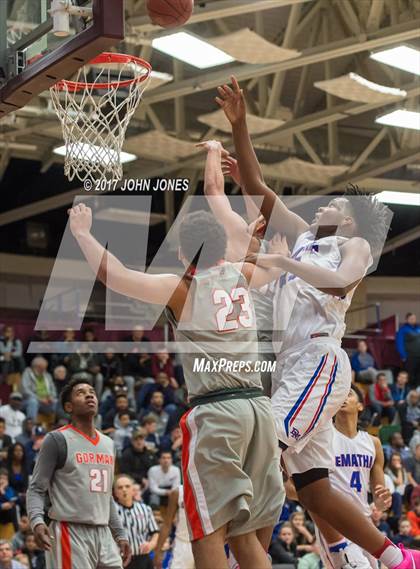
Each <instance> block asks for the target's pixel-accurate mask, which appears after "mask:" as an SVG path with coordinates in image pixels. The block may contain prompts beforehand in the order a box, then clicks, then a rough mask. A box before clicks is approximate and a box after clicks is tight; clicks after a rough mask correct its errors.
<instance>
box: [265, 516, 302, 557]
mask: <svg viewBox="0 0 420 569" xmlns="http://www.w3.org/2000/svg"><path fill="white" fill-rule="evenodd" d="M268 553H269V554H270V555H271V559H272V560H273V563H274V564H276V563H279V564H282V563H283V564H286V563H287V564H290V565H295V564H296V561H297V544H296V539H295V534H294V532H293V527H292V524H290V523H289V522H285V523H284V524H283V525H282V526H281V528H280V531H279V535H278V537H277V539H275V540H273V541H272V542H271V545H270V548H269V550H268Z"/></svg>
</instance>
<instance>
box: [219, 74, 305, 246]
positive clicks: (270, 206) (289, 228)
mask: <svg viewBox="0 0 420 569" xmlns="http://www.w3.org/2000/svg"><path fill="white" fill-rule="evenodd" d="M231 80H232V87H233V88H231V87H229V85H223V86H221V87H219V88H218V91H219V95H220V96H219V97H216V102H217V103H218V104H219V106H220V107H221V108H222V109H223V110H224V112H225V115H226V117H227V118H228V120H229V122H230V123H231V125H232V134H233V141H234V144H235V150H236V154H237V156H238V163H239V171H240V175H241V181H242V186H243V187H244V188H245V191H246V192H247V193H248V194H249V195H251V196H262V197H263V202H262V205H261V213H262V214H263V216H264V217H265V219H266V220H267V221H268V220H270V218H271V223H272V226H273V227H274V228H275V229H276V230H278V231H282V232H283V233H286V234H287V236H288V237H289V238H291V239H293V240H295V239H296V237H297V236H298V235H299V234H300V233H303V232H305V231H307V230H308V224H307V223H306V222H305V221H304V220H303V219H302V218H301V217H299V216H298V215H296V214H295V213H293V212H291V211H290V210H289V209H288V208H287V207H286V206H285V205H284V204H283V202H282V201H281V200H280V198H279V197H278V196H277V194H275V193H274V192H273V190H271V189H270V188H269V187H268V186H267V185H266V183H265V182H264V177H263V173H262V170H261V167H260V164H259V162H258V158H257V156H256V154H255V151H254V148H253V146H252V142H251V138H250V136H249V132H248V126H247V123H246V104H245V98H244V95H243V92H242V89H241V88H240V87H239V84H238V82H237V80H236V78H235V77H233V76H232V78H231Z"/></svg>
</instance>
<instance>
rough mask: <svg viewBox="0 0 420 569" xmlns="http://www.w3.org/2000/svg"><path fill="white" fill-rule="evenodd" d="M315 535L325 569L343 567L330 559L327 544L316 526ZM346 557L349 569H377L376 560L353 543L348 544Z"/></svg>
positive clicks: (339, 568) (340, 563)
mask: <svg viewBox="0 0 420 569" xmlns="http://www.w3.org/2000/svg"><path fill="white" fill-rule="evenodd" d="M315 535H316V540H317V542H318V544H319V549H320V553H321V560H322V564H323V566H324V567H325V569H341V568H342V565H343V564H342V562H338V561H336V562H334V559H333V558H332V557H331V553H330V550H329V547H328V544H327V542H326V540H325V538H324V536H323V535H322V533H321V532H320V531H319V529H318V528H317V526H315ZM347 541H348V540H347ZM347 557H348V560H349V567H353V566H354V567H357V568H358V569H378V560H377V559H375V558H374V557H373V555H371V554H370V553H368V552H367V551H364V550H363V549H362V548H361V547H359V546H358V545H356V544H355V543H351V542H350V547H349V551H348V552H347Z"/></svg>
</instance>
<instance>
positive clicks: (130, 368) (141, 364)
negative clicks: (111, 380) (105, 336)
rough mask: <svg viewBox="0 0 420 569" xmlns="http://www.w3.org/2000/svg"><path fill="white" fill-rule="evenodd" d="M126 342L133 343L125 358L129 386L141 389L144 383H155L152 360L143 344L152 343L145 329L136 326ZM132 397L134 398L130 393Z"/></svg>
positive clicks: (124, 365)
mask: <svg viewBox="0 0 420 569" xmlns="http://www.w3.org/2000/svg"><path fill="white" fill-rule="evenodd" d="M125 341H126V342H131V343H133V347H132V349H131V351H130V352H129V353H127V354H125V356H124V360H123V368H124V378H126V377H129V378H130V381H129V384H131V383H132V384H133V386H134V385H136V387H140V385H142V384H143V383H147V382H153V374H152V358H151V357H150V355H149V354H148V353H147V350H146V348H145V347H144V346H141V343H142V342H150V340H149V338H147V337H146V336H145V335H144V328H143V327H142V326H135V328H134V330H133V331H132V333H131V336H129V337H128V338H126V339H125ZM130 397H134V390H133V393H130Z"/></svg>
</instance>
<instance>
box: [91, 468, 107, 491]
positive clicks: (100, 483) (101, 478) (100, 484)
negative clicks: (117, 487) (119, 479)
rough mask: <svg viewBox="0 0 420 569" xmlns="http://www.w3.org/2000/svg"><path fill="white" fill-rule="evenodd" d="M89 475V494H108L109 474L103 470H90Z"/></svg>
mask: <svg viewBox="0 0 420 569" xmlns="http://www.w3.org/2000/svg"><path fill="white" fill-rule="evenodd" d="M89 475H90V491H91V492H104V493H106V492H108V487H109V473H108V470H106V469H105V468H104V469H102V470H100V469H99V468H92V469H91V470H90V472H89Z"/></svg>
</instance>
